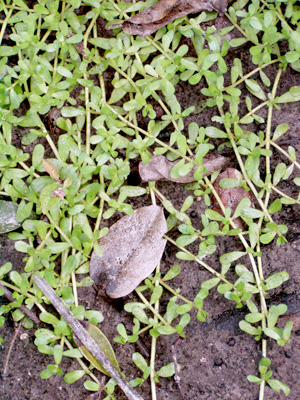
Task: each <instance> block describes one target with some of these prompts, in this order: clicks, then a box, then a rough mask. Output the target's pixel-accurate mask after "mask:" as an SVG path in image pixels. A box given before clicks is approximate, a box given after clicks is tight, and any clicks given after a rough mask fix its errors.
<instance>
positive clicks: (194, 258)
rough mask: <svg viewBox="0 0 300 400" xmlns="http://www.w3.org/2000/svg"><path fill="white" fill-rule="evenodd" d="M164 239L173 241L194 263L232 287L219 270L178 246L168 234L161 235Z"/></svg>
mask: <svg viewBox="0 0 300 400" xmlns="http://www.w3.org/2000/svg"><path fill="white" fill-rule="evenodd" d="M163 237H164V238H165V239H167V240H168V241H169V242H170V243H173V244H174V245H175V246H176V247H177V248H178V249H179V250H181V251H183V252H184V253H186V254H188V255H189V256H190V257H191V258H192V257H193V259H191V261H196V263H198V264H200V265H201V266H202V267H204V268H205V269H207V271H209V272H210V273H212V274H213V275H215V276H216V277H217V278H219V279H220V280H221V281H223V282H225V283H228V284H229V285H232V286H233V287H234V284H232V283H230V282H229V281H228V280H227V279H226V278H224V276H222V275H221V274H220V273H219V272H217V271H215V270H214V269H213V268H212V267H210V266H209V265H208V264H206V263H205V262H204V261H202V260H200V258H198V257H197V256H195V255H194V254H193V253H191V252H190V251H188V250H187V249H186V248H184V247H181V246H178V245H177V244H176V242H175V240H173V239H171V238H170V237H169V236H167V235H164V236H163Z"/></svg>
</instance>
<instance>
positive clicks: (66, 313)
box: [34, 276, 143, 400]
mask: <svg viewBox="0 0 300 400" xmlns="http://www.w3.org/2000/svg"><path fill="white" fill-rule="evenodd" d="M34 281H35V283H36V284H37V286H38V287H39V288H40V289H41V291H42V292H43V293H44V294H45V296H46V297H47V299H48V300H49V301H50V302H51V303H52V305H53V306H54V307H55V308H56V310H57V311H58V312H59V314H60V315H61V316H62V317H63V318H64V320H65V321H66V322H67V323H68V325H69V326H70V328H71V329H72V331H73V334H74V335H76V336H77V337H78V339H79V340H80V341H81V342H82V344H83V346H84V347H86V348H87V349H88V351H89V352H90V353H92V355H93V356H94V357H95V358H96V359H97V360H98V361H99V362H100V363H101V365H102V366H103V367H104V368H105V369H106V371H107V372H108V373H109V374H110V376H111V377H112V378H114V380H115V381H116V382H117V384H118V385H119V387H120V389H121V390H123V392H124V393H125V395H126V396H127V398H128V399H129V400H143V398H142V397H141V396H140V395H138V394H137V393H136V392H135V390H134V389H133V388H131V387H130V386H129V385H128V383H127V382H125V380H124V379H123V377H122V375H121V373H120V372H119V371H118V370H117V369H116V368H115V367H114V366H113V364H112V363H111V361H110V360H109V359H108V358H107V356H106V354H105V353H104V352H103V351H102V350H101V349H100V347H99V345H98V344H97V342H95V340H94V339H93V338H92V337H91V336H90V334H89V333H88V332H87V331H86V330H85V329H84V327H83V325H82V324H81V323H80V321H78V319H76V318H75V317H74V315H73V314H72V312H71V311H70V310H68V309H67V307H66V306H65V304H64V302H63V301H62V300H61V299H60V298H59V297H58V296H57V294H56V293H55V291H54V290H53V289H52V288H51V287H50V286H49V284H48V283H47V281H46V280H45V279H43V278H39V277H38V276H35V277H34Z"/></svg>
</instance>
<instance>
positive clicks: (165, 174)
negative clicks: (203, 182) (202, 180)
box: [139, 154, 228, 183]
mask: <svg viewBox="0 0 300 400" xmlns="http://www.w3.org/2000/svg"><path fill="white" fill-rule="evenodd" d="M227 162H228V159H227V158H226V157H223V156H221V155H219V154H217V155H215V154H209V155H207V156H205V157H203V163H202V167H205V168H206V170H207V171H206V172H203V176H208V175H211V174H212V173H213V172H214V171H217V170H218V169H221V168H222V167H224V165H226V163H227ZM177 163H178V161H168V160H167V159H166V157H165V156H162V155H157V156H153V157H152V158H151V159H150V161H149V162H148V164H144V163H142V162H140V163H139V174H140V177H141V179H142V181H143V182H148V181H159V180H164V181H172V182H178V183H188V182H195V181H196V179H195V178H194V173H195V171H196V169H197V166H196V165H195V166H194V167H193V168H192V169H191V171H190V172H189V173H188V174H187V175H185V176H180V177H178V178H176V179H174V178H171V175H170V173H171V170H172V169H173V167H174V166H175V165H176V164H177Z"/></svg>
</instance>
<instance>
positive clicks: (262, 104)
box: [235, 101, 269, 124]
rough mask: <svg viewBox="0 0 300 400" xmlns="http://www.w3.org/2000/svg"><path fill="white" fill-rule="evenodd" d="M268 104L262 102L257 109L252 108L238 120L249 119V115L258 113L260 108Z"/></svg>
mask: <svg viewBox="0 0 300 400" xmlns="http://www.w3.org/2000/svg"><path fill="white" fill-rule="evenodd" d="M268 103H269V101H264V102H263V103H261V104H259V105H258V106H257V107H255V108H253V109H252V110H251V111H249V112H248V113H247V114H245V115H244V116H242V117H241V118H240V120H241V119H243V118H247V117H250V116H251V115H253V114H255V113H256V112H257V111H259V110H260V109H261V108H263V107H265V106H266V105H267V104H268ZM238 123H239V122H235V124H238Z"/></svg>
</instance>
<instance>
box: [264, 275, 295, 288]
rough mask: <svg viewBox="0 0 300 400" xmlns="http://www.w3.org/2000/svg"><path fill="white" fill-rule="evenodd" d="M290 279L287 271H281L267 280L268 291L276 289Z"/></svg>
mask: <svg viewBox="0 0 300 400" xmlns="http://www.w3.org/2000/svg"><path fill="white" fill-rule="evenodd" d="M289 278H290V276H289V274H288V273H287V272H286V271H280V272H277V273H276V274H274V275H272V276H270V277H269V278H267V279H266V281H265V285H266V290H271V289H275V288H277V287H278V286H280V285H281V284H282V283H283V282H285V281H287V280H288V279H289Z"/></svg>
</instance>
